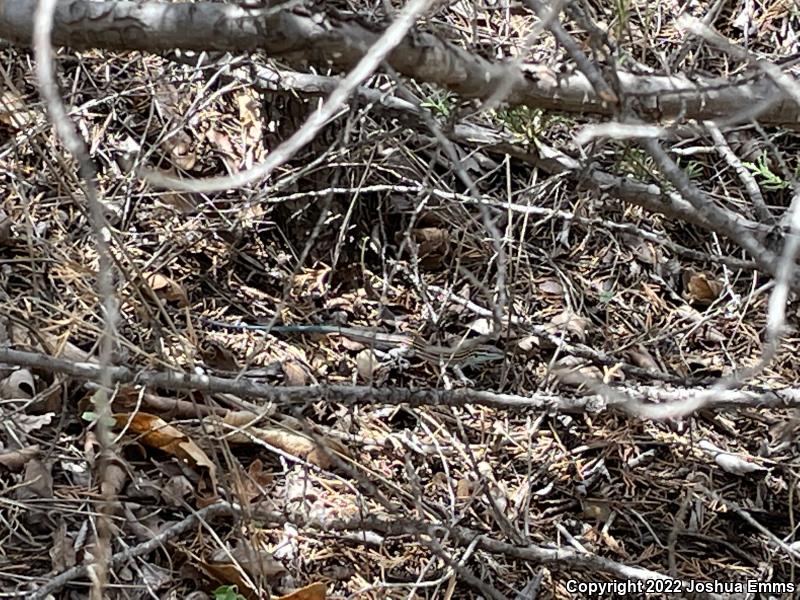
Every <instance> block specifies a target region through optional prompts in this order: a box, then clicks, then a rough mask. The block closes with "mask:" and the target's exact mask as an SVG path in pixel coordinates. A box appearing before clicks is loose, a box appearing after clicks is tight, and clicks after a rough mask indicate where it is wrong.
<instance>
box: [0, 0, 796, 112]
mask: <svg viewBox="0 0 800 600" xmlns="http://www.w3.org/2000/svg"><path fill="white" fill-rule="evenodd" d="M34 7H35V3H33V2H30V0H0V37H2V38H5V39H7V40H10V41H12V42H14V43H17V44H29V43H30V41H31V31H32V22H33V10H34ZM379 36H380V32H379V31H374V30H371V29H369V28H367V27H365V26H363V25H361V24H359V23H357V22H355V21H350V20H346V19H341V18H334V17H331V16H329V15H326V14H324V13H315V14H311V13H309V12H307V11H305V10H303V9H299V8H298V9H294V10H293V11H289V10H286V11H272V10H268V11H265V10H248V9H242V8H239V7H238V6H234V5H230V4H219V3H196V4H189V3H179V4H167V3H160V2H125V1H120V2H90V1H87V0H64V1H62V2H59V5H58V8H57V11H56V17H55V26H54V32H53V40H54V42H55V43H56V44H60V45H64V46H71V47H73V48H76V49H88V48H104V49H109V50H142V51H151V52H152V51H162V50H168V49H173V48H181V49H185V50H198V51H199V50H225V51H231V52H248V51H253V50H259V49H260V50H264V51H265V52H266V53H268V54H270V55H272V56H280V57H283V58H285V59H287V60H291V61H293V62H298V63H300V62H312V63H316V64H329V65H332V66H335V67H338V68H340V69H348V68H350V67H352V66H353V65H355V64H356V63H357V62H358V60H359V59H360V58H361V57H362V56H363V54H364V52H365V51H366V49H367V48H369V47H370V46H371V45H372V44H373V43H374V42H375V41H376V40H377V39H378V37H379ZM388 62H389V63H390V64H391V66H392V67H393V68H394V69H396V70H397V71H398V72H400V73H402V74H404V75H406V76H408V77H413V78H414V79H416V80H417V81H420V82H423V81H424V82H429V83H434V84H437V85H440V86H444V87H447V88H449V89H451V90H453V91H454V92H457V93H458V94H460V95H461V96H462V97H465V98H481V99H485V98H489V97H491V96H492V94H493V93H495V92H496V90H497V89H498V88H499V87H500V83H501V82H507V81H508V79H509V78H511V80H512V82H513V85H512V86H511V88H510V89H511V92H510V95H509V97H508V98H507V99H506V100H507V101H508V102H509V103H510V104H525V105H528V106H531V107H536V108H544V109H553V110H561V111H566V112H595V113H601V114H611V113H612V112H613V109H614V107H613V106H611V105H608V104H606V103H604V102H603V101H602V100H601V99H600V98H598V97H597V94H596V93H595V91H594V89H593V87H592V85H591V84H590V82H589V81H588V80H587V79H586V76H585V75H584V74H583V73H581V72H579V71H578V72H575V73H566V74H559V73H555V72H553V71H551V70H549V69H544V68H534V69H530V70H525V72H524V73H520V72H516V71H513V70H512V69H511V67H509V66H507V65H505V64H503V63H493V62H490V61H488V60H485V59H483V58H481V57H479V56H475V55H472V54H470V53H469V52H467V51H465V50H463V49H461V48H459V47H457V46H454V45H453V44H450V43H448V42H446V41H443V40H441V39H439V38H438V37H436V36H435V35H432V34H429V33H422V32H416V33H414V34H412V35H409V36H408V37H407V38H406V39H405V40H404V41H403V43H401V44H400V45H399V46H397V48H395V50H394V51H393V52H392V53H391V54H390V55H389V58H388ZM619 81H620V92H621V93H622V95H623V96H625V97H627V98H628V99H630V100H631V101H632V103H633V105H634V106H635V107H636V108H637V109H638V111H639V114H640V116H642V117H644V116H648V117H649V118H651V119H661V118H675V117H678V116H681V117H683V118H687V119H698V120H700V119H703V120H706V119H716V118H720V117H724V116H729V115H731V114H732V113H735V112H737V111H739V110H741V109H742V108H743V107H748V106H755V105H759V104H763V105H764V106H768V108H766V110H765V111H764V112H763V113H762V114H760V115H759V116H758V118H759V120H760V121H761V122H762V123H765V124H780V125H795V126H796V125H797V124H798V123H800V107H798V105H797V104H795V103H794V102H793V101H791V100H790V99H787V98H782V97H781V96H782V92H780V90H778V89H777V88H776V87H775V86H774V85H773V84H772V83H771V82H770V81H768V80H767V79H766V78H765V77H763V76H759V77H757V78H754V79H753V80H750V81H747V82H745V83H743V84H739V85H736V84H731V83H730V82H728V81H726V80H712V79H693V80H689V79H687V78H684V77H679V76H675V77H658V76H649V75H634V74H631V73H625V72H620V73H619ZM770 99H776V100H775V101H774V102H771V103H770V102H769V101H770Z"/></svg>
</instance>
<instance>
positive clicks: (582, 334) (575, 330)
mask: <svg viewBox="0 0 800 600" xmlns="http://www.w3.org/2000/svg"><path fill="white" fill-rule="evenodd" d="M588 325H589V320H588V319H585V318H584V317H581V316H580V315H578V314H576V313H574V312H573V311H572V310H571V309H570V308H565V309H564V310H563V311H561V312H560V313H558V314H557V315H556V316H554V317H553V318H552V319H550V323H549V324H548V325H546V328H547V330H548V331H550V332H552V333H558V332H559V331H561V330H562V329H566V330H567V331H568V332H569V333H571V334H572V335H574V336H575V337H576V338H578V339H579V340H580V341H582V342H583V341H585V340H586V329H587V327H588Z"/></svg>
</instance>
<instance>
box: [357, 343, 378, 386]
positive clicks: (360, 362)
mask: <svg viewBox="0 0 800 600" xmlns="http://www.w3.org/2000/svg"><path fill="white" fill-rule="evenodd" d="M380 364H381V363H380V361H379V360H378V357H377V356H375V353H374V352H373V351H372V350H371V349H370V348H364V349H363V350H361V352H359V353H358V354H357V355H356V369H357V370H358V376H359V378H360V379H361V380H362V381H372V380H373V379H374V378H375V371H377V370H378V368H379V367H380Z"/></svg>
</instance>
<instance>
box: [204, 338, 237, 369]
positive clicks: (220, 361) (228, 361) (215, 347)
mask: <svg viewBox="0 0 800 600" xmlns="http://www.w3.org/2000/svg"><path fill="white" fill-rule="evenodd" d="M200 353H201V355H202V356H203V360H204V361H205V362H206V364H207V365H208V366H210V367H212V368H214V369H219V370H221V371H238V370H239V363H238V362H237V360H236V356H234V354H233V352H231V351H230V350H228V348H226V347H225V346H223V345H222V344H220V343H218V342H216V341H214V340H210V339H209V340H206V341H205V343H204V344H203V346H202V348H201V349H200Z"/></svg>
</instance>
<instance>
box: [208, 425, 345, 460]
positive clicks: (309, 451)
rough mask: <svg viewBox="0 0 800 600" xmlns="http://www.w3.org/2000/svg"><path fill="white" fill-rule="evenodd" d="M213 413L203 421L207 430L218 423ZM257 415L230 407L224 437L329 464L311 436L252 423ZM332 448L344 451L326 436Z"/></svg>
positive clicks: (326, 441) (238, 442) (235, 441)
mask: <svg viewBox="0 0 800 600" xmlns="http://www.w3.org/2000/svg"><path fill="white" fill-rule="evenodd" d="M215 419H216V417H207V418H206V420H205V423H206V425H207V429H208V430H209V431H216V430H217V428H218V427H219V425H218V424H216V423H215ZM258 420H259V417H257V416H256V415H254V414H253V413H251V412H248V411H244V410H240V411H230V412H229V413H228V414H227V415H225V417H224V418H223V419H222V422H223V423H224V425H227V426H228V427H223V428H222V429H223V431H224V433H225V439H226V440H227V441H228V443H231V444H253V443H257V442H254V441H253V439H254V438H255V440H261V441H262V442H264V443H266V444H269V445H270V446H275V447H276V448H278V449H280V450H283V451H285V452H287V453H289V454H291V455H292V456H297V457H299V458H302V459H305V460H307V461H308V462H310V463H312V464H315V465H317V466H319V467H321V468H323V469H327V468H329V467H330V466H331V463H330V460H329V459H328V458H327V457H326V456H325V455H324V454H323V453H322V452H321V451H320V450H319V448H317V445H316V444H315V443H314V441H313V440H310V439H309V438H307V437H305V436H303V435H301V434H298V433H295V432H293V431H290V430H287V429H284V428H280V427H255V426H254V425H253V423H255V422H257V421H258ZM231 428H236V429H240V430H241V431H240V432H237V431H235V430H233V431H232V430H231ZM325 443H326V444H328V446H329V448H330V449H331V450H329V451H331V452H333V451H336V452H343V451H344V448H343V447H341V444H340V443H339V442H338V441H337V440H325Z"/></svg>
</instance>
